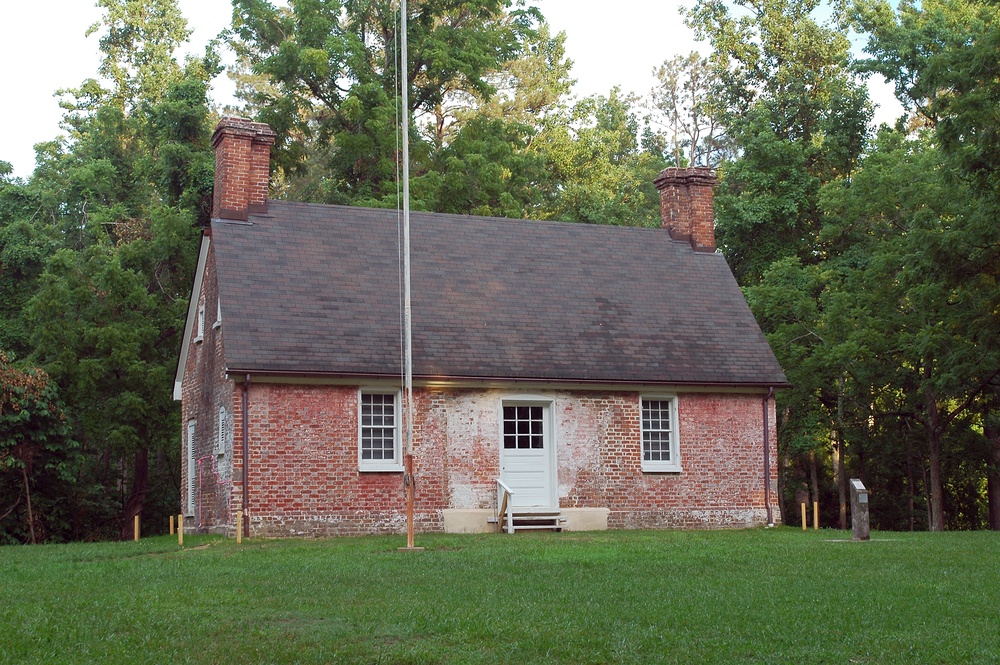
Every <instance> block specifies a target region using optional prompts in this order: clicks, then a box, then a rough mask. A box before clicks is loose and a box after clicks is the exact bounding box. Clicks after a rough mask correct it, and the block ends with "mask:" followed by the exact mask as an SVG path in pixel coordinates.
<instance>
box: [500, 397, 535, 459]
mask: <svg viewBox="0 0 1000 665" xmlns="http://www.w3.org/2000/svg"><path fill="white" fill-rule="evenodd" d="M543 418H544V407H542V406H524V405H522V406H506V405H505V406H504V407H503V447H504V448H507V449H508V450H513V449H520V450H526V449H529V448H536V449H537V448H543V447H544V439H543V437H544V431H545V429H544V425H543Z"/></svg>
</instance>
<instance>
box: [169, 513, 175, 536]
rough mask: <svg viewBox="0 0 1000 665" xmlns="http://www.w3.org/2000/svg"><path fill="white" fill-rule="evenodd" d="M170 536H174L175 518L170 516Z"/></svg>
mask: <svg viewBox="0 0 1000 665" xmlns="http://www.w3.org/2000/svg"><path fill="white" fill-rule="evenodd" d="M170 535H171V536H172V535H174V516H173V515H171V516H170Z"/></svg>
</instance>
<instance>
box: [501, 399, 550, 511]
mask: <svg viewBox="0 0 1000 665" xmlns="http://www.w3.org/2000/svg"><path fill="white" fill-rule="evenodd" d="M502 418H503V436H502V439H501V442H500V479H501V480H503V482H504V483H506V485H507V486H508V487H509V488H510V489H511V492H512V493H513V495H514V496H513V506H514V508H556V507H558V506H557V500H556V495H555V482H554V478H553V476H554V475H555V473H554V472H553V468H554V466H555V464H554V460H553V455H552V452H553V446H552V436H551V432H550V431H549V430H550V429H551V426H550V406H549V405H548V404H538V403H533V404H532V403H523V402H521V403H517V402H515V403H511V402H504V404H503V414H502Z"/></svg>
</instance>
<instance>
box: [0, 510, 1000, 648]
mask: <svg viewBox="0 0 1000 665" xmlns="http://www.w3.org/2000/svg"><path fill="white" fill-rule="evenodd" d="M849 538H850V534H849V533H844V532H839V531H818V532H814V531H809V532H802V531H799V530H795V529H790V528H788V529H773V530H753V531H715V532H677V531H661V532H649V531H637V532H636V531H633V532H621V531H605V532H596V533H564V534H541V533H526V534H515V535H514V536H506V535H488V536H487V535H483V536H478V535H477V536H449V535H433V536H420V535H419V534H418V537H417V544H418V545H422V546H424V547H426V548H427V549H426V551H424V552H420V553H400V552H397V551H396V548H397V547H398V546H400V545H403V544H405V538H403V537H392V538H386V537H369V538H341V539H335V540H311V541H302V540H266V541H264V540H248V541H244V543H243V545H241V546H239V547H238V546H237V545H236V543H235V541H233V540H226V539H222V538H215V537H207V536H205V537H197V536H195V537H192V536H187V537H186V538H185V547H184V549H180V548H178V547H177V543H176V540H174V539H172V538H169V537H159V538H149V539H146V540H143V541H142V542H140V543H131V542H126V543H98V544H73V545H58V546H36V547H4V548H0V575H2V576H0V662H3V663H29V662H45V663H73V662H76V663H108V662H112V663H131V662H136V663H222V662H232V663H300V662H301V663H649V662H665V663H675V662H676V663H703V662H704V663H708V662H711V663H992V662H998V661H1000V533H988V532H979V533H944V534H928V533H920V534H909V533H899V534H897V533H877V534H873V539H872V541H871V542H868V543H852V542H840V541H838V540H839V539H848V540H849Z"/></svg>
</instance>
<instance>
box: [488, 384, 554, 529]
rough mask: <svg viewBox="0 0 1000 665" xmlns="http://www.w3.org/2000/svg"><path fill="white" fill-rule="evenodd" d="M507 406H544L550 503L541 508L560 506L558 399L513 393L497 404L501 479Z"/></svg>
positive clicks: (544, 438)
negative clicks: (556, 408) (557, 435)
mask: <svg viewBox="0 0 1000 665" xmlns="http://www.w3.org/2000/svg"><path fill="white" fill-rule="evenodd" d="M505 406H540V407H542V419H543V420H542V434H543V441H544V444H545V445H544V447H543V450H544V453H545V455H544V462H543V463H544V468H543V470H544V472H545V477H546V481H547V485H548V495H549V496H548V505H546V506H540V508H551V509H558V508H559V477H558V471H557V470H558V464H556V445H557V437H556V427H555V407H556V401H555V399H554V398H552V397H546V396H544V395H527V394H511V395H506V396H504V397H501V398H500V400H499V402H498V404H497V423H498V426H497V448H498V453H499V455H498V458H497V462H498V464H497V466H498V468H499V469H498V470H499V476H500V478H501V480H503V479H504V472H503V466H504V455H505V453H504V450H505V449H504V446H503V436H504V431H503V423H504V420H503V409H504V407H505Z"/></svg>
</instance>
